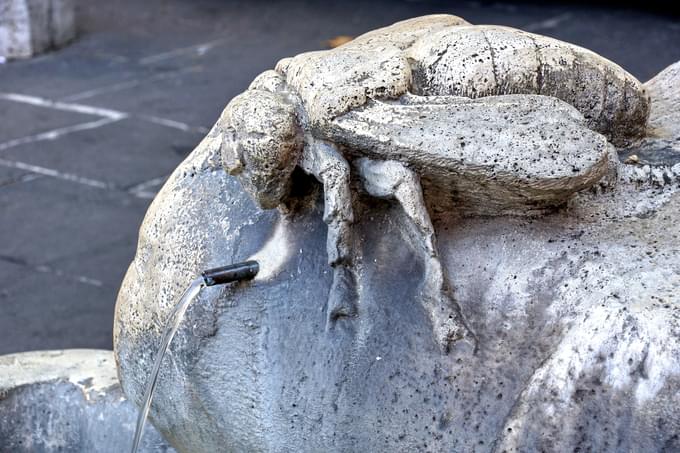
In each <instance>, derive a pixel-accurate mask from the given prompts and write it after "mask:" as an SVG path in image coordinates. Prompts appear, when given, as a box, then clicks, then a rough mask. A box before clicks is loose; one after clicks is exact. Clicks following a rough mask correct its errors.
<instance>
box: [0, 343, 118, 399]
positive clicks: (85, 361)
mask: <svg viewBox="0 0 680 453" xmlns="http://www.w3.org/2000/svg"><path fill="white" fill-rule="evenodd" d="M53 381H63V382H69V383H71V384H73V385H75V386H76V387H78V388H79V389H80V390H81V391H82V392H83V395H84V396H85V399H86V401H89V400H90V398H91V396H97V395H96V394H103V393H106V391H107V390H108V389H110V388H111V387H114V386H117V385H118V376H117V373H116V362H115V360H114V357H113V351H106V350H100V349H65V350H46V351H29V352H20V353H16V354H7V355H3V356H0V395H1V394H3V393H6V392H9V391H12V390H14V389H16V388H18V387H22V386H26V385H31V384H40V383H46V382H53ZM93 392H95V393H96V394H94V393H93Z"/></svg>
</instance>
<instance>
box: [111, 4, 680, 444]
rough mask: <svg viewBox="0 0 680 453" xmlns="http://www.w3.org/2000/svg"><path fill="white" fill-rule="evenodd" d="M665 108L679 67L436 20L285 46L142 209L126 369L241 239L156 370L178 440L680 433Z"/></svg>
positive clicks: (135, 396)
mask: <svg viewBox="0 0 680 453" xmlns="http://www.w3.org/2000/svg"><path fill="white" fill-rule="evenodd" d="M679 124H680V66H679V65H678V64H676V65H673V66H671V67H669V68H668V69H666V70H665V71H663V72H662V73H660V74H659V75H658V76H657V77H655V78H654V79H652V80H651V81H649V82H647V83H646V84H641V83H640V82H638V81H637V80H636V79H635V78H634V77H632V76H631V75H630V74H628V73H627V72H625V71H624V70H623V69H621V68H620V67H618V66H617V65H615V64H614V63H612V62H610V61H607V60H605V59H604V58H602V57H600V56H598V55H596V54H594V53H592V52H590V51H588V50H586V49H582V48H579V47H576V46H574V45H570V44H567V43H563V42H560V41H557V40H554V39H550V38H547V37H543V36H538V35H534V34H530V33H526V32H522V31H520V30H515V29H511V28H507V27H497V26H473V25H470V24H468V23H467V22H466V21H464V20H463V19H460V18H458V17H454V16H448V15H434V16H426V17H421V18H416V19H412V20H407V21H404V22H399V23H396V24H394V25H392V26H389V27H386V28H382V29H379V30H375V31H373V32H370V33H367V34H365V35H362V36H360V37H358V38H357V39H355V40H354V41H351V42H349V43H347V44H345V45H343V46H341V47H339V48H336V49H333V50H329V51H320V52H310V53H305V54H301V55H298V56H296V57H293V58H286V59H284V60H281V61H280V62H279V63H278V64H277V66H276V69H275V70H272V71H266V72H264V73H263V74H261V75H260V76H258V77H257V78H256V79H255V81H254V82H253V83H252V84H251V86H250V87H249V88H248V90H246V91H245V92H244V93H243V94H241V95H239V96H237V97H236V98H234V99H233V100H232V101H231V102H230V103H229V104H228V105H227V107H226V109H225V111H224V113H223V114H222V116H221V117H220V118H219V120H218V121H217V123H216V124H215V126H214V128H213V129H212V130H211V132H210V133H209V134H208V136H207V137H206V138H205V139H204V140H203V142H202V143H201V144H200V145H199V147H198V148H197V149H196V150H194V152H193V153H192V154H191V155H190V156H189V157H188V158H187V160H186V161H185V162H184V163H183V164H182V165H181V166H180V167H179V168H178V169H177V170H176V171H175V173H174V174H173V175H172V176H171V178H170V179H169V181H168V182H167V183H166V185H165V187H164V188H163V190H162V191H161V193H160V194H159V196H158V197H157V198H156V199H155V200H154V202H153V204H152V205H151V207H150V209H149V211H148V213H147V216H146V218H145V221H144V224H143V225H142V228H141V230H140V240H139V246H138V250H137V255H136V257H135V260H134V262H133V263H132V265H131V266H130V269H129V271H128V274H127V276H126V278H125V281H124V283H123V286H122V288H121V292H120V295H119V298H118V303H117V308H116V322H115V329H114V335H115V338H114V343H115V354H116V359H117V363H118V367H119V376H120V379H121V381H122V385H123V389H124V390H125V392H126V394H127V395H128V397H129V398H130V399H132V400H133V401H136V402H137V403H138V404H140V403H141V401H140V400H141V396H142V393H143V389H144V383H145V380H146V377H147V375H148V372H149V370H150V367H151V364H152V363H153V359H154V353H155V350H156V347H157V345H158V342H159V337H160V335H161V332H162V330H163V324H164V322H165V320H166V319H167V316H168V313H169V312H170V310H171V309H172V306H173V304H174V303H175V301H176V299H177V297H178V296H179V294H180V293H181V291H182V290H183V288H184V287H185V286H186V285H187V284H188V283H189V282H190V281H191V280H192V279H193V278H194V277H195V276H196V275H197V274H198V273H199V272H200V271H201V270H202V269H206V268H210V267H215V266H217V265H221V264H224V263H228V262H235V261H242V260H244V259H246V258H251V257H254V258H256V259H258V260H259V261H260V264H261V272H260V274H259V276H258V278H257V279H256V280H255V281H254V282H250V283H243V284H240V285H238V286H236V287H232V288H226V289H224V288H222V289H220V288H209V289H207V290H205V291H204V292H203V294H202V296H201V298H200V299H199V300H197V301H196V303H195V304H194V306H193V307H192V308H190V310H189V312H188V314H187V318H186V320H185V322H184V326H183V328H182V329H181V330H180V331H179V332H178V334H177V337H176V338H175V343H174V345H173V346H172V348H171V351H172V353H171V355H170V357H169V358H168V359H167V360H166V362H165V365H164V368H163V371H162V372H161V381H160V384H159V387H158V389H157V393H156V397H155V400H154V404H153V407H152V409H151V419H152V421H153V423H154V425H155V426H156V427H157V428H158V429H159V430H160V431H161V432H162V433H163V434H164V436H165V437H166V438H167V439H168V440H169V442H170V443H171V444H172V445H173V447H174V448H175V449H177V450H178V451H187V452H189V451H191V452H198V451H206V452H207V451H211V452H212V451H272V452H274V451H280V452H284V451H309V452H315V451H435V452H439V451H498V452H501V451H567V450H569V451H571V450H576V449H578V450H592V451H672V450H677V449H680V437H679V435H680V391H679V390H680V291H679V288H680V194H678V189H679V188H680V126H679ZM230 174H231V175H232V176H230ZM273 208H277V209H273Z"/></svg>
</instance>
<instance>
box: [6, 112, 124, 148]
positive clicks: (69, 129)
mask: <svg viewBox="0 0 680 453" xmlns="http://www.w3.org/2000/svg"><path fill="white" fill-rule="evenodd" d="M116 121H118V119H111V118H102V119H99V120H97V121H90V122H89V123H80V124H75V125H73V126H66V127H61V128H59V129H52V130H51V131H47V132H41V133H39V134H35V135H29V136H28V137H21V138H15V139H14V140H9V141H7V142H4V143H0V151H4V150H6V149H9V148H14V147H15V146H19V145H24V144H26V143H34V142H41V141H45V140H56V139H58V138H59V137H63V136H64V135H68V134H72V133H74V132H80V131H85V130H89V129H96V128H98V127H102V126H106V125H107V124H111V123H115V122H116Z"/></svg>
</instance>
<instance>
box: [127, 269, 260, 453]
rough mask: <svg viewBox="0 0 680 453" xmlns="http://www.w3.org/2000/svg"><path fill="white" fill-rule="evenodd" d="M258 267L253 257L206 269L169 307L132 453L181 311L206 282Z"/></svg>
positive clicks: (245, 275) (243, 275) (245, 274)
mask: <svg viewBox="0 0 680 453" xmlns="http://www.w3.org/2000/svg"><path fill="white" fill-rule="evenodd" d="M259 270H260V265H259V264H258V262H257V261H252V260H251V261H245V262H243V263H236V264H230V265H228V266H224V267H217V268H214V269H209V270H206V271H205V272H203V273H202V274H201V276H200V277H198V278H196V279H195V280H194V281H192V282H191V284H190V285H189V287H188V288H187V289H186V290H185V291H184V293H183V294H182V297H180V299H179V302H177V305H175V307H174V308H173V309H172V313H170V316H169V317H168V321H167V323H166V324H165V331H164V332H163V337H162V342H161V345H160V347H159V348H158V352H156V359H155V361H154V364H153V368H152V369H151V375H150V376H149V380H148V381H147V383H146V390H145V391H144V400H143V401H144V404H143V406H142V410H141V411H139V416H138V417H137V427H136V428H135V437H134V439H133V440H132V449H131V452H132V453H137V449H138V448H139V443H140V441H141V440H142V433H143V432H144V425H145V424H146V418H147V416H148V415H149V409H150V408H151V400H152V399H153V392H154V390H156V384H157V383H158V374H159V372H160V369H161V364H162V363H163V358H164V357H165V354H167V352H168V349H169V347H170V342H171V341H172V338H173V337H174V336H175V333H176V332H177V329H178V328H179V326H180V324H181V323H182V320H183V319H184V314H185V313H186V311H187V308H189V305H190V304H191V302H193V300H194V299H196V297H197V296H198V295H199V294H200V292H201V290H202V289H203V288H205V287H206V286H213V285H224V284H226V283H231V282H236V281H241V280H249V279H252V278H254V277H255V275H257V273H258V272H259Z"/></svg>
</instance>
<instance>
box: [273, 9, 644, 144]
mask: <svg viewBox="0 0 680 453" xmlns="http://www.w3.org/2000/svg"><path fill="white" fill-rule="evenodd" d="M446 17H447V16H444V15H435V16H426V17H422V18H416V19H412V20H410V21H403V22H400V23H398V24H395V25H393V26H392V27H394V29H392V27H386V28H384V29H380V30H376V31H373V32H370V33H367V34H366V35H362V36H360V37H358V38H357V39H356V40H354V41H350V42H349V43H347V44H345V45H343V46H340V47H338V48H336V49H332V50H328V51H317V52H309V53H304V54H300V55H298V56H296V57H293V58H287V59H284V60H282V61H281V62H279V64H278V65H277V68H276V69H277V71H279V72H281V73H282V74H284V75H285V76H286V80H287V82H288V83H289V84H290V85H291V86H292V87H293V89H294V90H296V92H297V93H299V94H300V97H301V98H302V102H303V104H304V107H305V110H306V111H307V113H308V115H309V118H310V121H311V123H312V124H313V125H316V126H320V127H323V125H324V124H325V123H326V122H328V121H330V120H332V119H333V118H334V117H336V116H338V115H340V114H342V113H345V112H347V111H349V110H351V109H353V108H356V107H359V106H362V105H364V104H365V103H366V101H367V99H369V98H382V99H384V98H395V97H398V96H400V95H402V94H404V93H406V92H407V91H410V92H412V93H415V94H420V95H424V96H425V95H427V96H437V95H454V96H465V97H471V98H477V97H484V96H492V95H503V94H541V95H547V96H552V97H556V98H558V99H561V100H563V101H565V102H567V103H569V104H571V105H573V106H574V107H576V108H577V109H578V110H579V111H580V112H581V113H582V114H583V115H584V117H585V118H586V120H587V122H588V125H589V126H590V127H591V128H592V129H594V130H596V131H598V132H600V133H603V134H605V135H607V137H608V138H609V139H610V140H611V141H612V142H613V143H615V144H616V145H624V144H627V143H629V142H630V141H632V140H635V139H637V138H640V137H641V136H643V135H644V133H645V125H646V121H647V117H648V116H649V98H648V95H647V93H646V92H645V90H644V88H643V87H642V85H641V84H640V82H639V81H638V80H637V79H635V77H633V76H632V75H630V74H629V73H627V72H626V71H624V70H623V69H622V68H621V67H619V66H618V65H616V64H614V63H612V62H611V61H609V60H607V59H605V58H603V57H601V56H599V55H597V54H595V53H593V52H591V51H589V50H587V49H583V48H581V47H578V46H574V45H571V44H568V43H565V42H561V41H558V40H555V39H551V38H547V37H545V36H540V35H535V34H532V33H527V32H523V31H521V30H516V29H513V28H510V27H500V26H487V25H484V26H479V25H470V24H467V23H466V22H465V21H463V20H462V19H460V18H458V17H455V16H448V19H447V20H445V18H446ZM425 24H430V25H429V26H427V25H425ZM415 37H417V38H415Z"/></svg>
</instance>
